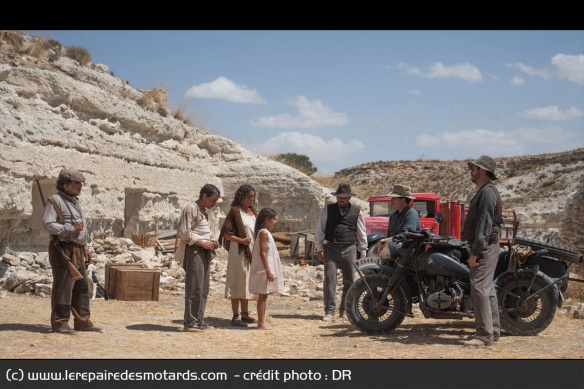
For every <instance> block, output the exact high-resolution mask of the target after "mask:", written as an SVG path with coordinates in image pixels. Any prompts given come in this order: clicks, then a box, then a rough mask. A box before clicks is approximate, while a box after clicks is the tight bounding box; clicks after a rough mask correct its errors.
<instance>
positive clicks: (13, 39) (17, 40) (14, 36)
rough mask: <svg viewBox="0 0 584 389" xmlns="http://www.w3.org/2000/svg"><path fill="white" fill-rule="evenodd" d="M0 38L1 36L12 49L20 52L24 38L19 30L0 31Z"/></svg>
mask: <svg viewBox="0 0 584 389" xmlns="http://www.w3.org/2000/svg"><path fill="white" fill-rule="evenodd" d="M0 38H2V41H4V42H6V43H8V44H9V45H10V46H12V48H13V49H14V51H16V52H20V50H22V46H23V45H24V38H23V37H22V33H21V32H20V31H12V30H3V31H0Z"/></svg>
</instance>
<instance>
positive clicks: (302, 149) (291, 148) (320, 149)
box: [251, 131, 365, 163]
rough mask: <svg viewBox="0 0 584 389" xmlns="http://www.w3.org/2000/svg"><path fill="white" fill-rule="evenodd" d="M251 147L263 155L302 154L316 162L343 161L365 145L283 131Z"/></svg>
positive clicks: (354, 140) (357, 142)
mask: <svg viewBox="0 0 584 389" xmlns="http://www.w3.org/2000/svg"><path fill="white" fill-rule="evenodd" d="M251 148H253V149H254V150H256V152H257V153H259V154H262V155H265V156H270V155H274V154H279V153H296V154H303V155H306V156H308V158H310V160H311V161H312V162H313V163H316V162H339V161H343V160H345V159H346V158H347V157H348V156H349V155H351V154H356V153H360V152H361V151H363V150H364V149H365V145H364V144H363V142H361V141H360V140H357V139H350V140H347V141H344V140H341V139H339V138H334V137H333V138H330V139H328V140H325V139H323V138H321V137H320V136H316V135H312V134H306V133H301V132H296V131H295V132H283V133H281V134H278V135H276V136H273V137H271V138H269V139H268V140H266V141H265V142H263V143H261V144H258V145H255V146H252V147H251Z"/></svg>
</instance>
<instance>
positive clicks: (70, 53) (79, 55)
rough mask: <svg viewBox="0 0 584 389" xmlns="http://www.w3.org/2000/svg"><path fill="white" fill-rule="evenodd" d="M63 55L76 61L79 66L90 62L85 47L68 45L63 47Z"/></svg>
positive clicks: (89, 56) (89, 55)
mask: <svg viewBox="0 0 584 389" xmlns="http://www.w3.org/2000/svg"><path fill="white" fill-rule="evenodd" d="M65 56H67V57H69V58H71V59H73V60H75V61H77V62H78V63H79V65H81V66H85V65H87V64H88V63H90V62H91V54H90V53H89V51H87V49H86V48H85V47H79V46H69V47H67V48H66V49H65Z"/></svg>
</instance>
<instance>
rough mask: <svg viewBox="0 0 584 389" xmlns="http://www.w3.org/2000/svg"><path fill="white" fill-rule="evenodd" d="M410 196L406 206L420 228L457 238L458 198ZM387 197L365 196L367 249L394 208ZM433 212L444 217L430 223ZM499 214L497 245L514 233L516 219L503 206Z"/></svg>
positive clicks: (384, 233) (463, 214) (460, 212)
mask: <svg viewBox="0 0 584 389" xmlns="http://www.w3.org/2000/svg"><path fill="white" fill-rule="evenodd" d="M412 196H413V197H415V199H414V200H412V201H411V202H410V207H412V208H414V209H415V210H416V211H417V212H418V214H419V215H420V223H421V228H422V229H431V228H432V227H434V230H433V232H434V233H435V234H440V235H444V236H452V237H454V238H456V239H460V233H461V230H462V225H463V224H464V219H465V217H466V208H465V206H464V204H461V203H460V202H459V201H440V196H438V195H437V194H435V193H412ZM390 200H391V197H390V196H387V195H381V196H371V197H369V199H368V201H369V216H366V217H365V229H366V231H367V243H368V245H369V250H371V249H372V247H373V246H375V244H376V243H377V241H378V240H379V239H382V238H385V237H386V236H387V226H388V224H389V216H390V215H391V214H392V213H393V212H395V208H393V205H392V204H391V201H390ZM436 212H442V213H443V214H444V221H443V222H442V223H440V225H434V216H435V215H436ZM503 218H504V226H503V228H502V229H501V233H500V235H499V242H500V243H501V245H503V244H505V245H506V244H507V242H508V241H509V240H512V239H513V237H514V236H515V234H516V232H517V228H518V225H519V223H518V221H517V217H516V214H515V211H513V210H503ZM369 254H370V253H368V255H369Z"/></svg>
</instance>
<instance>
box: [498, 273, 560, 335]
mask: <svg viewBox="0 0 584 389" xmlns="http://www.w3.org/2000/svg"><path fill="white" fill-rule="evenodd" d="M531 281H532V278H531V277H526V276H520V277H519V278H518V279H517V280H515V279H514V278H513V277H509V278H508V279H507V280H506V281H505V282H503V285H502V287H501V289H500V290H499V291H498V293H497V298H498V300H499V307H500V311H499V321H500V322H501V328H502V329H503V330H505V331H506V332H509V333H510V334H512V335H520V336H529V335H536V334H538V333H540V332H542V331H543V330H545V329H546V328H547V327H548V326H549V325H550V324H551V322H552V320H553V319H554V316H555V314H556V296H555V293H554V291H553V290H552V289H551V288H547V289H545V290H542V289H543V288H545V287H546V286H547V283H546V282H545V281H544V280H543V279H542V278H541V277H537V278H536V279H535V280H534V282H533V283H532V282H531ZM538 291H539V292H538ZM532 294H535V295H534V296H533V297H532V298H530V299H528V300H526V299H525V298H527V297H528V296H531V295H532Z"/></svg>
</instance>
